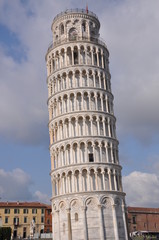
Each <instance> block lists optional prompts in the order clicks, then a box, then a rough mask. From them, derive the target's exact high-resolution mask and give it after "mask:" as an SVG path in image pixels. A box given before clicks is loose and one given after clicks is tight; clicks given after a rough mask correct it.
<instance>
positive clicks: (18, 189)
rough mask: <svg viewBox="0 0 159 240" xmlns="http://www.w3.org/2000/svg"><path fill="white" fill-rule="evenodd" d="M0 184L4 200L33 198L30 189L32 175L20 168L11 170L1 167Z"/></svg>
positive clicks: (0, 191)
mask: <svg viewBox="0 0 159 240" xmlns="http://www.w3.org/2000/svg"><path fill="white" fill-rule="evenodd" d="M0 185H1V186H0V194H1V196H0V197H1V198H2V201H3V200H4V201H6V200H27V199H31V198H32V194H31V192H30V190H29V188H30V186H31V185H32V181H31V177H30V176H29V175H28V174H27V173H25V172H24V171H23V170H21V169H19V168H17V169H14V170H12V171H10V172H9V171H8V172H6V171H5V170H3V169H0Z"/></svg>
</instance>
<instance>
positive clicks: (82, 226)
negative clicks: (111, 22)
mask: <svg viewBox="0 0 159 240" xmlns="http://www.w3.org/2000/svg"><path fill="white" fill-rule="evenodd" d="M51 29H52V32H53V43H52V44H51V45H50V46H49V48H48V51H47V54H46V62H47V84H48V95H49V96H48V109H49V124H48V126H49V133H50V155H51V173H50V175H51V182H52V199H51V201H52V214H53V236H54V237H53V239H54V240H105V239H106V240H127V239H128V235H127V224H126V217H125V194H124V193H123V190H122V180H121V166H120V164H119V158H118V140H117V138H116V129H115V128H116V118H115V116H114V112H113V94H112V92H111V82H110V79H111V75H110V72H109V60H108V59H109V52H108V49H107V47H106V45H105V43H104V42H103V41H102V40H101V39H100V37H99V29H100V22H99V20H98V17H97V16H96V15H95V14H94V13H92V12H90V11H88V10H81V9H73V10H67V11H64V12H62V13H60V14H58V15H57V16H56V17H55V18H54V20H53V23H52V27H51Z"/></svg>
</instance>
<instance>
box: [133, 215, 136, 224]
mask: <svg viewBox="0 0 159 240" xmlns="http://www.w3.org/2000/svg"><path fill="white" fill-rule="evenodd" d="M132 223H133V224H136V216H133V218H132Z"/></svg>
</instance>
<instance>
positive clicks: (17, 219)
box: [13, 217, 19, 225]
mask: <svg viewBox="0 0 159 240" xmlns="http://www.w3.org/2000/svg"><path fill="white" fill-rule="evenodd" d="M13 222H14V225H19V218H18V217H15V218H14V219H13Z"/></svg>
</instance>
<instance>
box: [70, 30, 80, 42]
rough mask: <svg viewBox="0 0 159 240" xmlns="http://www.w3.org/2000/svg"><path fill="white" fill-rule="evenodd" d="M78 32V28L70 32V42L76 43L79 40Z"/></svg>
mask: <svg viewBox="0 0 159 240" xmlns="http://www.w3.org/2000/svg"><path fill="white" fill-rule="evenodd" d="M77 36H78V32H77V29H76V28H71V29H70V31H69V40H70V41H75V40H77Z"/></svg>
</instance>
